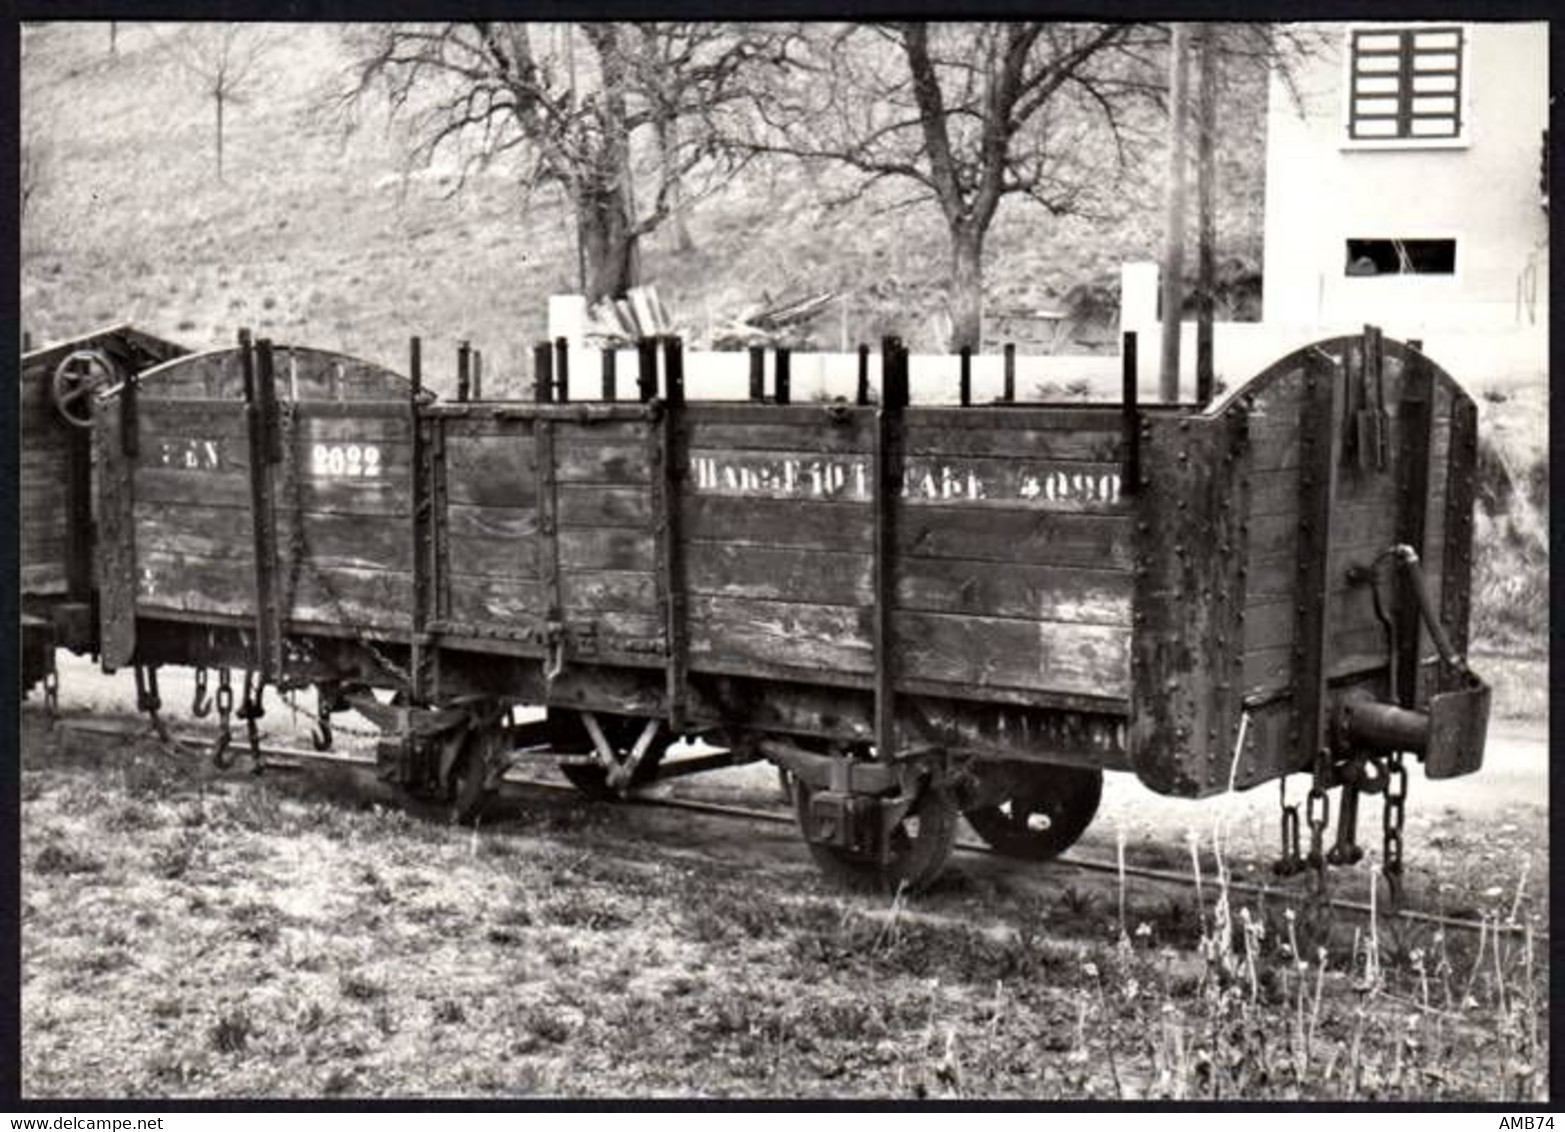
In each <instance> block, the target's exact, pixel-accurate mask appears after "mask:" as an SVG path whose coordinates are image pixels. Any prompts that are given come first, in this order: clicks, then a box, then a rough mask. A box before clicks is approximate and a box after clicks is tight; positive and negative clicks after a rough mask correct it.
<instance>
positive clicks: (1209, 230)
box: [1195, 24, 1217, 406]
mask: <svg viewBox="0 0 1565 1132" xmlns="http://www.w3.org/2000/svg"><path fill="white" fill-rule="evenodd" d="M1200 40H1201V47H1200V58H1201V85H1200V88H1199V90H1198V92H1197V99H1196V136H1195V140H1196V182H1195V183H1196V279H1197V282H1196V292H1197V297H1198V299H1199V302H1200V305H1199V307H1198V308H1197V311H1196V331H1195V384H1196V394H1195V397H1196V404H1198V405H1201V406H1205V405H1206V404H1207V403H1208V402H1209V401H1211V399H1212V391H1213V386H1214V385H1215V383H1216V377H1215V374H1214V370H1213V363H1212V319H1213V316H1214V314H1215V307H1216V296H1215V295H1214V294H1213V291H1214V289H1215V287H1216V285H1217V264H1216V257H1217V250H1216V245H1217V157H1216V145H1217V51H1216V50H1215V40H1216V32H1215V31H1214V29H1213V26H1212V25H1211V24H1202V25H1201V33H1200Z"/></svg>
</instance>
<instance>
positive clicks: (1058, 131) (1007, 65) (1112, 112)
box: [744, 22, 1276, 349]
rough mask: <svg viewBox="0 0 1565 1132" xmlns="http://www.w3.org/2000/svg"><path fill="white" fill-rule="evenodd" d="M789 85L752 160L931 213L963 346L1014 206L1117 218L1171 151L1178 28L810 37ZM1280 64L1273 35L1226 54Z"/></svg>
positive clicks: (843, 31) (1011, 26)
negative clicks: (1156, 150) (1167, 122)
mask: <svg viewBox="0 0 1565 1132" xmlns="http://www.w3.org/2000/svg"><path fill="white" fill-rule="evenodd" d="M803 30H804V35H803V39H802V43H803V44H804V48H803V50H802V52H801V54H800V57H799V58H798V59H797V60H796V61H795V65H794V67H793V68H792V69H791V72H790V74H789V76H788V78H787V79H786V81H785V82H783V83H782V84H780V85H779V86H777V87H774V88H773V89H771V90H769V91H768V92H767V93H766V96H765V97H762V98H757V100H756V103H755V115H756V118H757V121H758V127H757V129H756V131H755V134H754V136H753V137H751V138H750V139H747V140H746V141H745V142H744V144H746V145H747V146H748V147H749V148H751V149H752V150H755V151H758V152H764V153H772V154H783V155H789V156H792V157H795V158H800V159H803V160H805V161H808V162H826V163H831V164H833V165H835V166H838V167H840V168H842V169H845V170H847V171H848V172H849V174H850V177H849V182H850V187H849V188H848V189H847V190H846V191H844V192H843V193H841V194H839V195H838V196H836V197H833V198H832V199H831V201H830V203H833V204H840V203H844V202H847V201H852V200H858V199H860V198H862V197H864V196H866V195H868V194H871V193H885V192H892V193H895V194H896V195H895V197H894V199H893V200H892V202H891V203H890V204H889V205H887V207H902V206H907V205H919V204H922V203H929V202H932V203H934V204H935V205H937V206H938V207H939V209H940V211H941V214H942V216H943V217H944V220H945V224H946V228H947V231H948V233H949V240H950V288H949V290H950V304H951V315H952V334H951V342H950V347H951V348H952V349H956V348H959V347H961V346H972V347H975V348H976V346H977V345H978V341H979V335H980V329H981V320H982V301H983V260H984V241H985V238H986V236H987V234H988V232H989V229H990V225H991V224H992V223H993V221H994V218H995V215H996V212H997V211H998V209H999V207H1000V205H1001V203H1002V202H1003V201H1005V200H1007V199H1016V200H1022V201H1027V202H1031V203H1033V204H1035V205H1038V206H1041V207H1042V208H1043V209H1045V210H1046V211H1047V212H1048V213H1050V214H1051V215H1054V216H1067V215H1073V214H1075V215H1086V216H1097V217H1102V218H1107V217H1111V216H1113V215H1115V213H1116V212H1117V211H1118V206H1117V202H1116V196H1117V194H1118V192H1119V187H1120V181H1121V178H1122V177H1124V176H1125V175H1126V174H1127V173H1130V172H1132V171H1135V172H1137V173H1138V175H1139V166H1140V165H1141V164H1143V161H1142V159H1143V158H1144V157H1145V156H1146V155H1147V153H1148V152H1149V150H1151V148H1152V147H1153V146H1154V145H1156V144H1157V143H1158V137H1159V133H1160V131H1159V129H1158V127H1159V126H1160V125H1161V122H1162V108H1163V106H1164V103H1165V94H1166V85H1165V83H1166V64H1165V62H1164V59H1165V57H1166V51H1167V44H1168V38H1169V33H1168V29H1167V28H1166V27H1164V26H1161V25H1155V24H1127V23H1120V24H1060V23H1023V22H1004V23H999V22H996V23H979V22H973V23H963V24H926V23H900V24H890V25H862V24H860V25H847V26H838V27H821V26H819V25H817V26H814V27H806V28H805V29H803ZM1219 50H1220V51H1224V52H1227V53H1230V54H1233V55H1237V56H1250V57H1253V58H1255V59H1258V60H1269V59H1271V58H1273V57H1274V56H1275V55H1276V48H1275V45H1274V42H1273V37H1272V35H1271V33H1270V32H1269V31H1268V30H1267V29H1266V27H1265V25H1253V27H1251V28H1248V29H1246V28H1237V29H1234V30H1232V32H1231V34H1230V35H1229V36H1228V37H1227V38H1225V39H1224V40H1223V46H1222V47H1220V48H1219Z"/></svg>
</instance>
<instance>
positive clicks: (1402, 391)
mask: <svg viewBox="0 0 1565 1132" xmlns="http://www.w3.org/2000/svg"><path fill="white" fill-rule="evenodd" d="M1140 428H1141V440H1142V447H1143V450H1144V452H1145V456H1144V457H1143V461H1142V467H1143V476H1142V483H1141V485H1140V489H1139V494H1138V516H1137V518H1138V522H1137V530H1138V542H1137V547H1136V554H1137V601H1136V618H1137V632H1136V643H1135V658H1134V663H1135V673H1136V675H1135V680H1134V683H1135V699H1136V708H1135V711H1134V713H1133V714H1134V716H1135V725H1134V728H1133V734H1134V743H1133V747H1134V750H1135V752H1136V753H1135V765H1136V770H1137V772H1138V774H1139V775H1140V777H1141V778H1142V780H1143V781H1144V782H1146V783H1147V785H1149V786H1151V787H1152V788H1153V789H1157V790H1160V791H1162V792H1165V793H1171V794H1184V795H1192V796H1201V795H1206V794H1212V793H1217V792H1221V791H1223V790H1226V789H1230V788H1237V789H1244V788H1246V787H1249V786H1254V785H1257V784H1259V783H1261V782H1265V781H1269V780H1271V779H1273V778H1277V777H1280V776H1282V775H1286V774H1289V773H1294V772H1314V771H1315V770H1317V768H1318V767H1320V766H1321V765H1322V764H1324V763H1331V762H1332V761H1333V760H1339V761H1340V760H1342V759H1345V758H1355V757H1358V756H1357V753H1356V752H1355V750H1354V749H1353V748H1354V747H1355V745H1356V746H1357V747H1358V748H1363V749H1381V748H1384V746H1385V744H1386V743H1387V742H1390V739H1389V738H1388V737H1387V736H1386V735H1383V734H1379V733H1377V734H1374V735H1366V734H1365V728H1366V727H1371V725H1370V724H1367V723H1364V722H1363V720H1364V719H1365V718H1368V717H1370V716H1373V715H1374V714H1375V712H1376V711H1378V707H1376V705H1379V706H1385V707H1391V708H1394V709H1395V710H1398V711H1405V712H1408V713H1415V714H1416V715H1417V717H1418V719H1417V720H1416V721H1414V720H1413V719H1412V718H1411V717H1408V718H1405V719H1403V722H1404V723H1406V724H1407V729H1406V730H1404V731H1402V732H1401V733H1400V734H1399V735H1398V736H1397V741H1398V742H1402V743H1403V744H1404V746H1405V748H1406V749H1409V750H1416V752H1417V753H1418V754H1420V755H1421V756H1422V757H1423V758H1424V760H1425V766H1426V771H1427V772H1428V773H1429V774H1430V776H1432V777H1446V776H1449V775H1452V774H1460V773H1469V772H1470V771H1472V770H1476V769H1477V768H1478V766H1479V765H1480V764H1481V761H1482V733H1483V723H1482V719H1481V718H1480V717H1482V716H1484V715H1486V704H1487V690H1486V689H1483V690H1482V692H1481V693H1480V689H1481V681H1478V680H1477V679H1476V677H1473V676H1472V675H1471V674H1470V673H1469V672H1467V671H1466V666H1465V660H1464V659H1463V657H1464V656H1465V652H1466V648H1467V634H1468V622H1469V617H1470V604H1471V570H1472V552H1471V547H1472V504H1473V492H1474V485H1475V468H1476V460H1477V414H1476V407H1475V405H1474V403H1473V401H1472V398H1470V397H1469V396H1468V395H1467V394H1466V393H1465V392H1464V391H1463V390H1462V389H1461V387H1460V385H1459V384H1458V383H1457V382H1456V381H1455V380H1454V379H1453V378H1452V377H1451V375H1450V374H1448V373H1446V372H1445V371H1444V370H1443V369H1441V368H1440V367H1439V366H1438V365H1436V364H1435V363H1434V362H1432V361H1430V360H1429V359H1428V358H1427V357H1426V356H1425V355H1423V354H1422V353H1421V352H1420V351H1418V350H1417V349H1415V348H1414V347H1412V346H1409V345H1406V344H1404V343H1400V342H1395V341H1392V340H1389V339H1386V338H1384V337H1383V336H1382V335H1381V334H1380V333H1379V331H1377V330H1376V329H1375V328H1373V327H1368V328H1366V330H1365V332H1364V333H1363V334H1362V335H1351V336H1342V337H1336V338H1331V339H1326V340H1323V341H1320V342H1316V343H1313V344H1311V345H1308V346H1305V347H1303V348H1301V349H1298V350H1295V351H1293V352H1292V353H1290V354H1289V355H1287V356H1286V357H1284V358H1282V359H1280V360H1279V361H1277V362H1275V363H1274V364H1272V365H1271V366H1268V367H1267V368H1266V369H1265V370H1263V371H1262V372H1261V373H1260V374H1259V375H1257V376H1256V377H1255V378H1253V379H1252V380H1250V381H1248V382H1246V383H1244V384H1243V385H1241V386H1239V387H1238V388H1237V389H1235V390H1233V391H1232V392H1230V393H1229V394H1228V395H1226V396H1225V397H1224V398H1223V399H1221V400H1220V401H1218V402H1216V403H1214V404H1213V405H1211V406H1209V407H1208V408H1207V409H1206V410H1205V411H1203V412H1200V413H1195V414H1191V415H1187V416H1179V415H1169V414H1163V413H1157V412H1154V413H1148V414H1144V415H1143V418H1142V421H1141V425H1140ZM1480 700H1483V701H1484V702H1483V703H1480V702H1479V701H1480ZM1351 705H1358V706H1357V709H1356V710H1357V713H1358V714H1357V718H1358V719H1359V720H1360V721H1359V722H1357V723H1354V722H1351V721H1350V720H1351V719H1352V718H1353V717H1354V715H1355V709H1354V708H1353V707H1352V706H1351ZM1366 713H1367V714H1366ZM1431 718H1433V720H1434V722H1433V723H1431ZM1459 719H1462V720H1466V721H1467V723H1466V724H1465V725H1461V724H1459V723H1458V722H1457V721H1458V720H1459ZM1475 720H1476V721H1477V722H1474V721H1475ZM1371 729H1372V730H1373V728H1372V727H1371Z"/></svg>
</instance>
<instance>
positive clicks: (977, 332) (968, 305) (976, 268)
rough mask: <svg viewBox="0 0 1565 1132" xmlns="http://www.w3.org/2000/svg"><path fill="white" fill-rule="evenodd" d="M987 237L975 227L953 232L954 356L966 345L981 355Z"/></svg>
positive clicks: (952, 298)
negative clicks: (980, 340) (985, 238)
mask: <svg viewBox="0 0 1565 1132" xmlns="http://www.w3.org/2000/svg"><path fill="white" fill-rule="evenodd" d="M983 260H984V236H983V233H982V232H979V231H975V230H973V229H971V228H967V229H963V228H957V229H953V230H952V232H951V341H950V343H949V344H948V346H949V349H950V350H951V351H952V353H955V352H956V351H958V350H960V349H961V348H962V347H963V346H967V347H970V348H971V349H972V350H973V352H974V353H977V352H978V348H979V339H980V337H981V336H982V332H983V317H984V263H983Z"/></svg>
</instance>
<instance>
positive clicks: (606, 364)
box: [603, 346, 619, 401]
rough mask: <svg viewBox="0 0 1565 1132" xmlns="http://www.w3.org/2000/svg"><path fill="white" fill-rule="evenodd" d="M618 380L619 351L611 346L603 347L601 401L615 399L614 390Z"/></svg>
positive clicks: (615, 391)
mask: <svg viewBox="0 0 1565 1132" xmlns="http://www.w3.org/2000/svg"><path fill="white" fill-rule="evenodd" d="M618 380H619V351H617V350H616V349H615V348H614V347H613V346H605V347H603V399H604V400H605V401H612V400H614V398H615V397H617V396H618V395H619V394H618V391H617V390H616V389H615V388H614V387H615V385H616V384H617V383H618Z"/></svg>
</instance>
